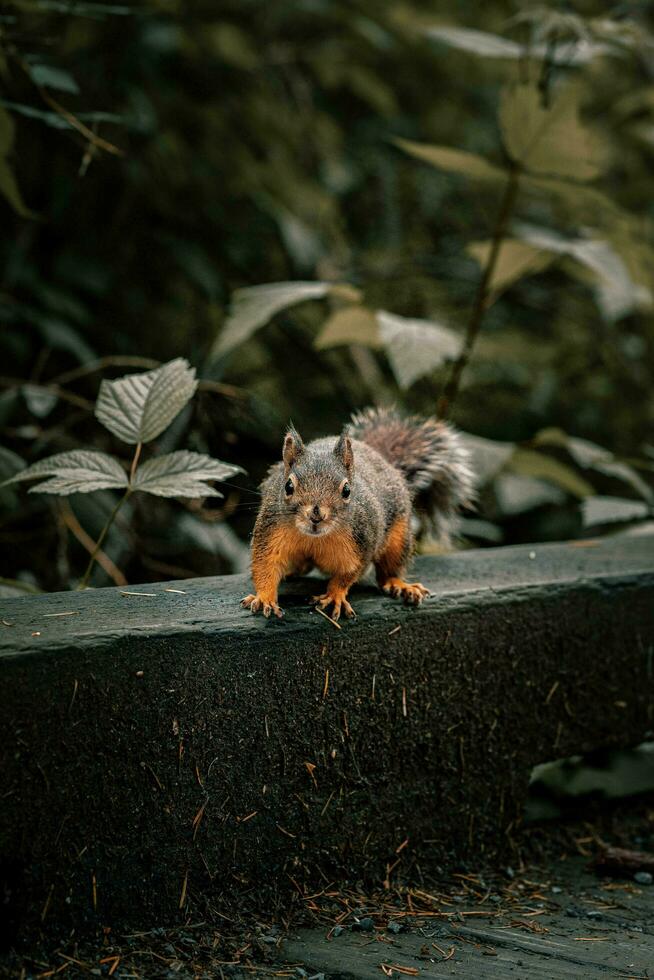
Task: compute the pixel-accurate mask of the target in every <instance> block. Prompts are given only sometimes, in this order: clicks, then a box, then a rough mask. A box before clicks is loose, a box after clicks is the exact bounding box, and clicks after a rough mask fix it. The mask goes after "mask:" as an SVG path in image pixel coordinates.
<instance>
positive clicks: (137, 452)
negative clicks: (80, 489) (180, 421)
mask: <svg viewBox="0 0 654 980" xmlns="http://www.w3.org/2000/svg"><path fill="white" fill-rule="evenodd" d="M142 449H143V443H142V442H138V443H137V444H136V449H135V450H134V457H133V459H132V465H131V467H130V471H129V484H128V486H127V489H126V490H125V493H124V494H123V495H122V497H121V498H120V500H119V501H118V502H117V503H116V506H115V507H114V509H113V510H112V512H111V513H110V514H109V517H108V518H107V523H106V524H105V526H104V527H103V528H102V530H101V531H100V537H99V538H98V540H97V541H96V542H95V545H94V547H93V551H92V552H91V557H90V558H89V563H88V565H87V566H86V571H85V572H84V575H83V577H82V581H81V582H80V583H79V585H78V586H77V588H78V589H85V588H86V586H87V585H88V584H89V579H90V577H91V572H92V570H93V562H94V561H95V559H96V558H97V555H98V552H99V551H100V548H101V547H102V545H103V543H104V539H105V538H106V537H107V533H108V531H109V528H110V527H111V525H112V524H113V522H114V520H115V519H116V514H117V513H118V511H119V510H120V508H121V507H122V506H123V504H124V503H125V501H126V500H127V498H128V497H129V495H130V493H131V492H132V484H133V482H134V474H135V473H136V467H137V466H138V462H139V458H140V456H141V450H142Z"/></svg>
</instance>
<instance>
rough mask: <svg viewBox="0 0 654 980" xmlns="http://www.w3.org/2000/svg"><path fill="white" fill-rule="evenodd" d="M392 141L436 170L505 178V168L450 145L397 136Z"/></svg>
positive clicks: (489, 179)
mask: <svg viewBox="0 0 654 980" xmlns="http://www.w3.org/2000/svg"><path fill="white" fill-rule="evenodd" d="M393 143H394V144H395V146H397V147H399V149H400V150H404V152H405V153H408V154H409V156H412V157H416V159H418V160H422V162H423V163H428V164H430V165H431V166H432V167H436V168H437V169H438V170H447V171H449V172H450V173H455V174H461V176H463V177H470V178H471V179H473V180H485V181H492V182H503V181H505V180H506V179H507V174H506V171H505V170H503V169H502V168H501V167H496V166H495V165H494V164H492V163H488V161H487V160H484V158H483V157H480V156H477V154H476V153H468V152H467V151H466V150H455V149H453V148H452V147H450V146H435V145H433V144H431V143H415V142H414V141H413V140H405V139H400V138H399V137H398V138H396V139H394V140H393Z"/></svg>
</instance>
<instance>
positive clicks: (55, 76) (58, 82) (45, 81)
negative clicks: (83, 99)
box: [29, 65, 79, 95]
mask: <svg viewBox="0 0 654 980" xmlns="http://www.w3.org/2000/svg"><path fill="white" fill-rule="evenodd" d="M29 71H30V75H31V76H32V81H33V82H34V84H35V85H39V86H40V87H41V88H54V89H57V91H59V92H72V94H73V95H77V94H78V93H79V85H78V84H77V82H76V81H75V79H74V78H73V76H72V75H71V74H70V73H69V72H67V71H64V69H63V68H54V67H52V66H51V65H30V69H29Z"/></svg>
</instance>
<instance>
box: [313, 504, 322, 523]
mask: <svg viewBox="0 0 654 980" xmlns="http://www.w3.org/2000/svg"><path fill="white" fill-rule="evenodd" d="M311 520H312V522H313V523H314V524H320V522H321V521H322V520H324V515H323V513H322V511H321V510H320V507H319V506H318V504H315V506H314V508H313V510H312V511H311Z"/></svg>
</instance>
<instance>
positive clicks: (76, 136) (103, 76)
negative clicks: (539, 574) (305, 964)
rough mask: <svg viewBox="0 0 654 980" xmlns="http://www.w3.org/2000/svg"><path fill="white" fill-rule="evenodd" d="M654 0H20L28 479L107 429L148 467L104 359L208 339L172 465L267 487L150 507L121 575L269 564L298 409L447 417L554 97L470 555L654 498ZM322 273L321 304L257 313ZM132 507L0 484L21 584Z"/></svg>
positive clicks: (8, 353) (1, 22) (14, 452)
mask: <svg viewBox="0 0 654 980" xmlns="http://www.w3.org/2000/svg"><path fill="white" fill-rule="evenodd" d="M454 14H457V15H458V16H460V17H461V18H462V20H461V21H460V22H458V23H454V22H453V15H454ZM463 18H465V20H463ZM651 20H652V16H651V6H650V5H649V4H646V3H642V4H641V3H622V4H615V5H613V6H611V7H610V8H608V7H607V6H606V5H603V4H599V3H591V2H583V0H581V2H575V3H572V4H553V5H551V6H549V7H547V6H543V5H540V4H538V5H536V4H519V3H515V4H513V3H502V2H488V0H486V2H484V3H481V2H478V3H475V2H471V3H468V4H465V5H459V6H458V7H453V5H452V4H448V3H445V2H441V0H425V2H422V3H420V4H417V3H416V4H414V5H411V4H410V3H403V2H397V3H396V2H390V0H389V2H386V3H379V2H372V0H357V2H348V3H341V2H338V0H293V2H282V0H268V2H266V3H259V2H251V0H238V2H231V3H230V2H218V3H209V2H204V3H203V2H186V3H181V2H174V0H170V2H165V0H161V2H145V3H142V4H138V5H130V6H122V5H114V4H110V3H95V2H93V3H85V2H79V3H69V2H64V0H17V2H12V3H6V4H4V5H3V7H2V14H1V16H0V83H1V87H2V98H1V100H0V195H1V199H0V213H1V214H2V227H3V234H2V240H1V242H0V281H1V286H0V316H1V317H2V327H1V331H0V357H1V364H0V375H1V376H0V442H1V444H2V447H3V448H2V450H1V451H0V474H1V476H2V477H8V476H11V475H12V474H13V473H14V472H15V471H16V470H17V469H18V468H19V466H21V465H22V462H21V461H23V462H25V463H32V462H34V461H35V460H37V459H40V458H41V457H43V456H46V455H49V454H52V453H56V452H61V451H65V450H69V449H75V448H79V447H83V448H87V449H88V448H95V449H102V450H105V451H108V452H113V453H115V454H117V455H118V456H119V457H120V458H121V459H122V458H124V459H125V461H126V462H128V459H129V455H128V454H126V452H125V447H124V446H121V444H120V443H118V442H117V441H114V440H112V437H111V436H110V435H109V433H107V432H106V431H105V430H104V429H103V428H102V427H101V426H99V424H98V422H97V420H96V419H95V418H94V416H93V406H94V402H95V399H96V396H97V392H98V387H99V384H100V381H101V379H102V378H115V377H118V376H121V375H124V374H125V373H127V372H128V371H131V370H147V369H149V368H152V367H155V366H156V365H157V364H159V363H161V362H165V361H167V360H170V359H172V358H176V357H185V358H187V359H188V360H189V361H190V362H191V364H192V365H194V366H195V367H196V368H197V372H198V377H199V378H200V387H199V390H198V393H197V395H196V397H195V399H194V401H193V403H192V406H190V407H189V408H188V409H187V410H185V411H184V412H183V413H182V414H181V415H180V416H179V418H178V419H177V420H176V421H175V423H173V426H172V427H171V428H170V429H169V430H167V432H165V433H164V434H163V436H161V437H160V438H159V439H158V440H157V443H156V445H155V447H154V451H155V452H164V451H170V450H172V449H178V448H189V449H193V450H196V451H199V452H205V453H210V454H212V455H213V456H216V457H218V458H219V459H221V460H225V461H228V462H233V463H237V464H239V465H240V466H242V467H243V468H244V469H245V470H246V471H247V474H246V475H245V476H239V477H235V478H234V479H233V481H231V482H230V484H229V485H223V486H222V489H223V491H224V493H225V497H224V499H223V500H215V499H212V500H206V501H203V500H196V501H195V500H191V501H189V500H185V501H168V500H164V499H160V498H152V497H146V496H145V495H135V496H134V497H133V498H132V499H131V500H130V502H129V504H128V505H126V506H125V508H123V510H122V511H121V514H120V516H119V518H118V520H117V521H116V523H115V524H114V525H113V527H112V529H111V531H110V534H109V536H108V538H107V541H106V542H105V547H104V552H105V554H106V559H107V560H106V561H105V562H104V564H103V565H99V566H97V567H96V570H95V572H94V576H93V579H92V583H93V584H94V585H106V584H111V583H112V581H113V582H116V583H119V584H120V583H123V582H125V581H130V582H138V581H148V580H155V579H161V578H176V577H184V576H187V575H197V574H214V573H216V572H221V571H231V570H238V569H241V568H243V567H245V565H246V563H247V538H248V534H249V531H250V529H251V526H252V523H253V520H254V516H255V509H256V501H257V496H256V486H257V483H258V481H259V480H260V479H261V477H262V476H263V474H264V473H265V470H266V469H267V467H268V465H269V464H270V463H271V462H272V461H274V460H275V459H276V458H277V457H278V455H279V452H280V445H281V438H282V434H283V430H284V427H285V426H286V425H287V424H288V422H289V420H291V419H292V420H293V422H294V423H295V425H296V426H297V427H298V428H299V429H300V431H301V432H302V434H303V435H304V436H305V438H311V437H314V436H317V435H320V434H325V433H329V432H336V431H338V430H339V429H340V428H341V426H342V424H343V422H344V421H345V420H346V419H347V418H348V416H349V414H350V412H351V411H353V410H355V409H357V408H360V407H362V406H364V405H366V404H368V403H371V402H377V401H385V402H395V403H396V404H398V405H400V406H402V407H405V408H406V409H408V410H412V411H418V412H421V413H433V412H434V411H435V407H436V404H437V400H438V398H439V395H440V394H441V393H442V390H443V385H444V384H445V382H446V379H447V377H448V374H449V372H450V370H451V352H450V354H448V346H447V345H448V338H449V340H450V341H451V338H452V336H453V335H459V337H460V338H463V337H464V336H465V333H466V329H467V327H468V325H469V322H470V310H471V307H472V305H473V300H474V296H475V291H476V290H477V287H478V283H479V279H480V275H481V272H482V269H483V267H484V262H485V261H487V258H488V242H489V241H490V240H491V238H492V236H493V233H494V231H497V219H498V208H499V205H500V201H501V199H502V194H503V193H504V190H503V187H504V180H505V177H506V175H507V174H508V173H510V170H511V166H512V161H513V164H514V165H515V162H516V159H518V158H519V143H520V139H521V137H522V135H523V134H524V132H525V130H526V129H529V127H530V126H532V125H533V122H534V118H536V117H537V116H538V118H540V116H539V115H538V114H539V113H542V114H543V119H544V120H545V121H544V123H543V132H544V135H543V140H542V144H541V145H540V149H539V151H538V158H537V159H536V158H535V157H533V156H531V157H529V158H527V155H525V157H524V158H523V159H522V160H519V163H520V167H521V174H523V178H524V179H521V182H520V186H519V188H518V189H517V196H516V198H515V201H514V203H513V207H512V209H511V214H510V215H509V216H508V220H507V223H506V227H505V228H504V230H503V239H504V240H505V244H506V248H507V251H506V252H504V253H503V259H502V262H501V263H500V266H498V268H497V269H496V270H495V273H496V274H495V278H494V279H493V281H492V282H491V286H492V287H493V288H492V290H491V291H490V294H489V297H488V303H487V309H486V312H485V317H484V322H483V325H482V329H481V332H480V334H479V338H478V341H477V343H476V345H475V348H474V351H473V354H472V357H471V359H470V362H469V364H468V365H467V368H466V370H465V372H464V374H463V377H462V385H461V389H460V391H459V393H458V395H457V396H456V399H455V400H454V401H453V403H452V405H451V406H450V412H449V417H450V418H451V420H452V421H453V422H454V423H455V424H456V425H457V426H459V427H460V428H461V429H462V430H464V432H466V433H468V434H470V440H469V442H470V445H471V447H472V449H473V451H474V453H475V460H476V465H477V468H478V470H479V472H480V479H481V484H482V486H481V493H480V501H479V507H478V510H477V511H476V512H474V513H473V512H471V513H469V514H468V515H467V516H466V520H465V521H464V527H463V531H464V535H463V539H462V542H461V543H462V545H463V546H466V545H467V544H474V545H496V544H506V543H508V544H510V543H514V542H518V541H527V540H530V541H538V540H548V539H556V538H564V537H582V538H583V537H588V536H589V535H592V534H596V533H598V532H602V531H607V530H608V531H612V530H614V529H616V528H617V527H622V526H623V524H624V522H626V521H629V520H631V519H640V518H643V517H646V516H647V515H648V514H651V507H652V487H653V486H654V434H653V424H654V390H653V388H652V364H653V363H654V321H653V318H652V306H653V295H654V261H653V260H654V249H653V238H652V218H653V217H654V202H653V193H652V192H653V190H654V177H653V174H652V167H653V164H654V41H653V39H652V34H651V33H650V29H651V27H652V24H651ZM516 92H517V93H518V94H517V95H516ZM559 99H566V100H569V101H568V102H567V103H566V104H567V106H568V109H567V110H566V111H563V112H562V113H559V115H557V112H558V109H557V106H559V105H560V104H562V103H559V101H558V100H559ZM548 113H549V115H548ZM552 114H553V115H552ZM551 120H553V123H551ZM539 132H540V131H539ZM398 139H400V140H408V141H411V142H410V143H409V144H398V143H397V142H396V141H397V140H398ZM413 143H426V144H431V145H434V146H436V145H437V146H439V147H443V146H446V147H451V148H454V149H457V150H462V151H466V152H467V153H468V154H474V155H476V156H475V157H472V158H471V157H468V156H459V157H455V158H451V159H450V158H448V159H447V161H446V162H445V163H444V160H445V158H444V157H443V155H442V153H441V154H440V156H439V154H438V153H436V155H435V156H434V158H433V159H432V160H431V162H430V161H429V160H428V161H427V162H425V160H424V159H420V152H419V150H416V148H415V146H413ZM591 144H592V145H591ZM530 147H531V144H530V146H529V147H527V149H525V151H524V152H525V154H528V153H531V149H530ZM423 157H424V154H423ZM480 158H483V160H485V161H487V165H488V166H489V167H490V168H491V171H492V172H491V171H489V172H487V173H484V172H482V171H481V170H480V167H481V164H480V163H479V159H480ZM475 160H477V164H475V162H474V161H475ZM571 161H572V163H571ZM577 164H578V168H577ZM503 247H504V246H503ZM297 281H300V282H320V283H324V284H326V285H325V286H324V291H323V295H322V296H321V297H318V298H314V299H310V300H307V301H305V302H299V301H298V296H297V295H293V296H292V302H289V304H288V305H284V306H283V308H281V309H279V310H278V311H277V312H271V309H270V308H269V309H268V312H267V313H266V311H265V309H264V311H263V313H262V312H261V310H259V315H258V316H254V315H253V314H252V298H251V296H250V299H249V300H248V294H240V295H237V297H236V301H234V299H233V294H234V291H235V290H237V289H242V288H244V287H251V286H255V285H258V284H262V283H275V282H297ZM291 293H292V290H291ZM248 302H249V303H250V306H249V307H248V305H247V304H248ZM263 305H264V307H265V305H266V304H265V302H264V304H263ZM230 310H231V313H232V318H231V320H230V321H228V317H229V315H230ZM379 310H382V311H386V313H385V314H382V317H381V319H380V318H379V316H378V314H377V312H376V311H379ZM255 313H256V310H255ZM388 314H390V317H389V316H388ZM405 318H408V319H405ZM415 320H420V321H429V323H428V324H427V325H426V326H425V324H424V323H422V324H418V325H417V327H416V325H415V324H414V323H413V321H415ZM226 322H228V326H229V330H230V331H231V332H230V333H229V334H226V333H225V332H224V327H225V323H226ZM430 324H433V325H435V326H434V333H433V334H429V333H427V334H425V330H426V329H428V328H429V325H430ZM439 329H442V330H443V331H445V332H444V333H443V334H442V335H441V334H439V333H438V330H439ZM226 336H227V337H231V338H232V339H231V340H230V342H229V343H226V342H225V337H226ZM443 337H444V338H445V340H443ZM425 338H427V339H426V340H425ZM439 338H440V339H439ZM439 344H440V345H441V346H440V347H439ZM114 500H115V497H114V495H113V494H112V492H110V491H100V492H98V493H94V494H84V495H82V494H77V495H74V496H72V497H52V496H46V495H43V494H28V493H27V488H26V487H25V486H24V485H21V486H19V487H18V488H16V487H14V486H12V487H9V488H5V489H3V490H0V576H2V578H3V582H4V584H3V586H2V588H3V589H4V591H5V592H12V591H14V590H19V591H22V590H25V589H28V590H29V589H34V588H36V589H62V588H68V587H71V586H75V584H77V582H78V581H79V579H80V576H81V574H82V572H83V569H84V567H85V565H86V563H87V561H88V555H89V550H90V549H91V548H92V545H93V541H94V540H95V539H97V536H98V534H99V532H100V529H101V527H102V526H103V524H104V523H105V521H106V517H107V514H108V513H109V512H110V511H111V508H112V507H113V505H114ZM431 546H432V545H430V542H429V541H427V542H424V543H423V547H424V548H426V549H429V548H430V547H431Z"/></svg>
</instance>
